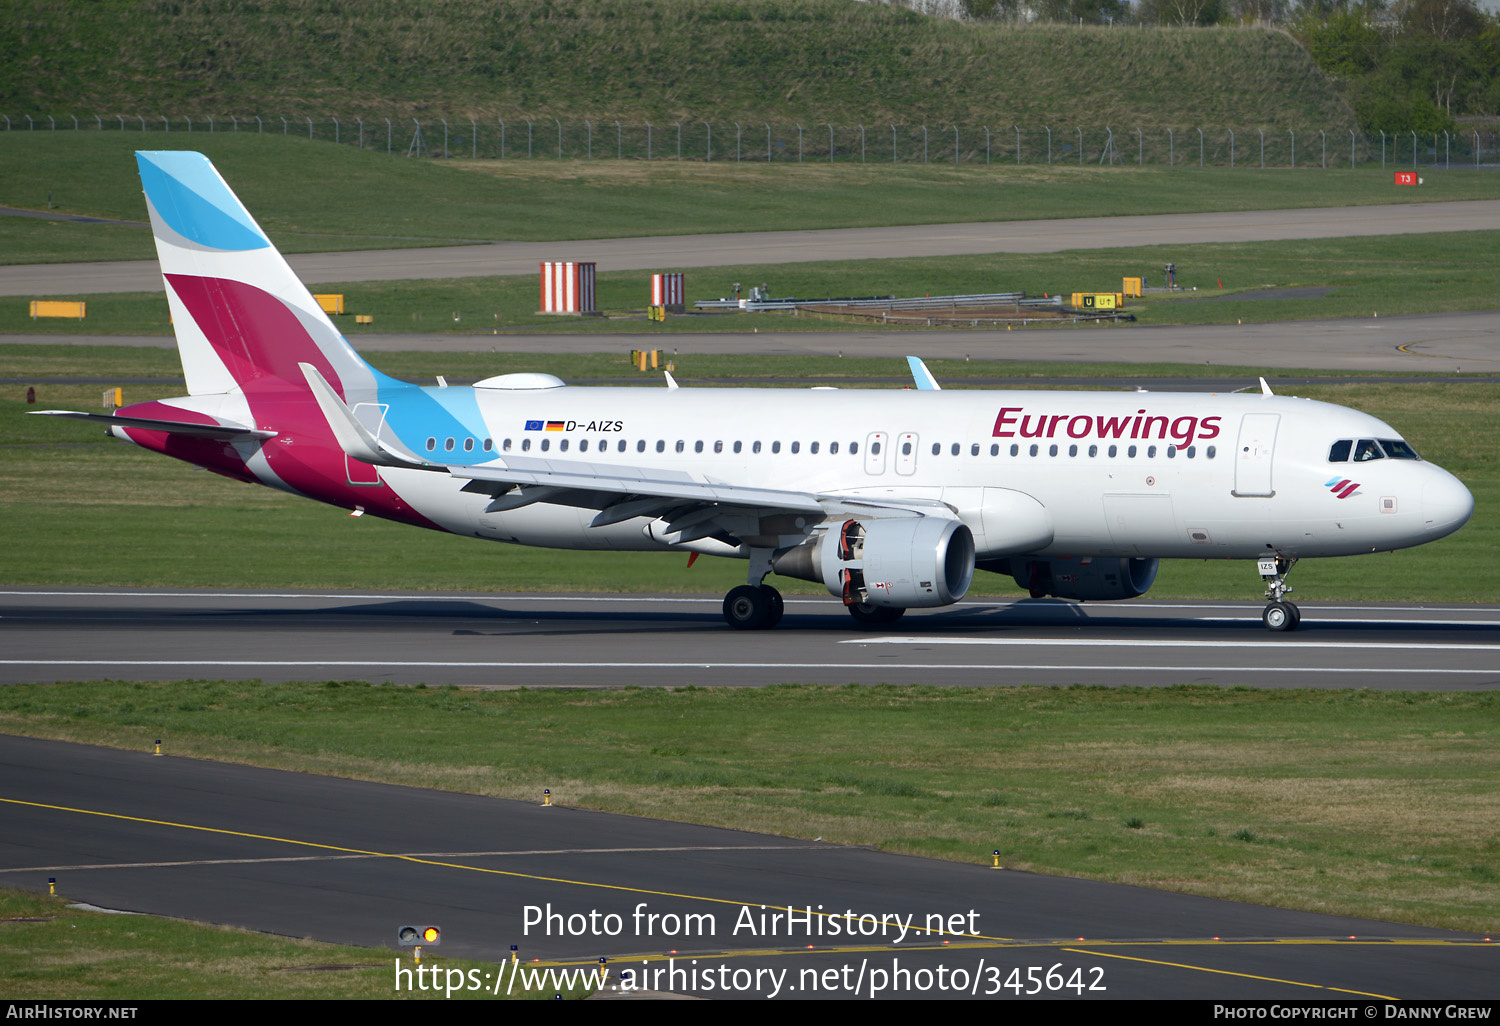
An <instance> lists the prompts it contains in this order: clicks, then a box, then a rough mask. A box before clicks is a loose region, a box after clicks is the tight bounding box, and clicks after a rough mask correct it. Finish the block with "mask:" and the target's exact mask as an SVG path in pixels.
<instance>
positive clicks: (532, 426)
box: [526, 420, 542, 431]
mask: <svg viewBox="0 0 1500 1026" xmlns="http://www.w3.org/2000/svg"><path fill="white" fill-rule="evenodd" d="M526 430H527V431H540V430H542V422H541V421H539V420H528V421H527V422H526Z"/></svg>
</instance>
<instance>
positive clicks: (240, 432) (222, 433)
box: [31, 410, 276, 439]
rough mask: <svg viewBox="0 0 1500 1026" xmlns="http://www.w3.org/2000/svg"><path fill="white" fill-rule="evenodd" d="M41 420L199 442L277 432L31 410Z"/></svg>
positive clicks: (177, 421) (250, 428)
mask: <svg viewBox="0 0 1500 1026" xmlns="http://www.w3.org/2000/svg"><path fill="white" fill-rule="evenodd" d="M31 412H32V413H33V414H35V415H37V416H41V417H68V418H70V419H72V420H92V421H97V422H98V423H100V424H108V425H109V426H110V427H127V428H143V429H145V430H147V431H168V432H171V433H172V434H174V435H195V436H197V437H199V438H226V439H233V438H275V437H276V432H274V431H261V430H259V429H258V428H252V427H246V426H245V425H243V424H223V423H220V424H188V423H186V422H184V421H180V420H157V419H155V418H152V417H122V416H119V415H117V414H109V413H75V412H74V411H72V410H32V411H31Z"/></svg>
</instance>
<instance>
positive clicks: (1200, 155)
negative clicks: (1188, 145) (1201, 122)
mask: <svg viewBox="0 0 1500 1026" xmlns="http://www.w3.org/2000/svg"><path fill="white" fill-rule="evenodd" d="M1198 166H1199V167H1202V166H1203V129H1201V128H1200V129H1198Z"/></svg>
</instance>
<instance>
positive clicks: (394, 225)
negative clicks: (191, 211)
mask: <svg viewBox="0 0 1500 1026" xmlns="http://www.w3.org/2000/svg"><path fill="white" fill-rule="evenodd" d="M0 141H3V143H4V145H0V206H13V207H20V208H25V209H31V210H44V209H46V208H47V203H48V196H49V194H50V196H51V201H52V203H53V204H54V208H55V209H57V210H59V211H61V212H65V213H70V214H83V215H87V216H91V217H106V218H113V219H118V220H125V221H141V222H144V221H145V220H146V209H145V203H144V201H143V200H142V197H141V188H140V180H139V178H138V177H137V173H136V167H135V160H134V157H133V153H134V151H135V150H138V149H196V150H201V151H202V152H204V153H206V154H208V156H209V157H210V158H211V159H212V160H213V161H214V163H215V165H216V166H217V167H218V168H219V170H220V172H221V173H222V174H223V176H224V178H225V180H226V181H228V182H229V184H230V186H231V187H232V188H233V189H234V190H235V192H236V193H237V194H238V195H239V197H240V198H241V200H243V201H244V202H245V204H246V206H247V207H248V208H249V209H250V211H251V212H252V213H253V214H254V215H255V217H256V219H257V220H258V221H259V222H260V223H261V225H262V226H263V227H264V228H265V229H266V231H267V232H268V233H269V234H270V236H271V238H272V240H273V241H274V242H275V243H276V244H277V246H279V247H280V248H281V249H282V250H283V251H284V252H289V253H300V252H310V251H319V250H340V249H387V248H399V247H403V246H420V245H440V244H442V245H446V244H450V243H453V242H461V241H480V240H484V241H489V240H515V241H541V240H549V239H588V238H610V237H633V236H645V235H681V234H694V233H704V232H738V231H749V230H754V231H775V230H787V229H801V228H857V227H881V226H886V225H893V224H932V223H950V222H960V221H992V220H1032V219H1048V218H1059V217H1087V216H1109V215H1116V214H1165V213H1192V212H1198V211H1218V210H1256V209H1266V208H1297V207H1317V206H1348V205H1379V204H1386V203H1410V202H1417V201H1424V202H1432V201H1439V200H1462V199H1493V198H1495V197H1496V196H1497V195H1500V178H1497V177H1496V176H1495V175H1493V174H1488V173H1482V172H1481V173H1475V172H1473V171H1470V170H1455V171H1452V172H1447V173H1445V172H1442V171H1441V170H1439V169H1435V168H1433V169H1428V168H1424V171H1423V173H1424V177H1425V178H1426V184H1425V185H1423V186H1422V187H1421V188H1420V189H1409V188H1397V187H1395V186H1393V185H1392V184H1391V177H1390V173H1389V172H1387V171H1382V170H1381V169H1380V168H1379V166H1378V165H1377V166H1366V165H1362V166H1361V167H1360V168H1359V169H1357V170H1354V171H1350V170H1348V169H1343V170H1329V171H1322V170H1316V169H1311V168H1307V169H1299V170H1297V171H1290V170H1287V169H1284V168H1283V169H1269V170H1265V171H1262V170H1259V169H1246V168H1238V169H1235V170H1230V169H1228V168H1215V167H1209V168H1204V169H1199V168H1197V167H1177V168H1171V169H1169V168H1165V167H1158V166H1147V167H1144V168H1137V167H1134V166H1124V167H1114V168H1110V167H1102V168H1101V167H1097V166H1089V167H1077V166H1071V165H1061V164H1059V165H1058V166H1055V167H1051V168H1048V167H1045V166H1042V167H1037V166H1032V165H1027V166H1022V167H1017V166H1015V165H1013V164H999V163H997V164H994V165H991V166H989V167H985V166H970V165H966V166H963V167H953V166H951V165H942V164H937V163H934V164H930V165H910V164H900V165H894V166H893V165H891V164H880V163H871V164H869V165H850V164H837V165H827V164H805V165H798V166H789V165H781V164H776V165H771V166H766V165H764V164H759V163H754V162H750V161H746V162H744V163H739V164H736V163H734V162H723V161H715V162H714V163H712V164H704V163H684V164H676V163H675V162H668V161H653V162H651V163H649V164H648V163H646V162H644V161H630V160H627V161H615V160H595V161H583V160H567V161H562V162H559V161H557V160H543V159H537V160H534V161H526V160H506V161H499V160H479V161H467V160H463V161H461V160H451V161H443V160H407V159H404V158H402V157H399V156H398V157H388V156H386V154H385V153H384V152H379V153H374V152H369V151H363V152H362V151H359V150H357V149H355V148H353V147H349V146H335V145H333V144H331V143H325V142H309V141H308V140H306V139H298V138H296V137H289V138H283V137H282V136H280V135H261V136H257V135H254V134H246V133H243V132H242V133H239V134H238V135H235V134H229V133H223V132H219V133H215V134H213V135H210V134H208V133H206V132H193V133H191V134H187V133H181V132H174V133H170V134H164V133H161V132H148V133H141V132H123V133H122V132H108V131H106V132H96V131H80V132H76V133H75V132H72V131H67V132H58V133H55V134H54V133H47V132H38V133H25V132H11V133H9V134H5V133H0ZM154 255H155V251H154V248H153V247H152V244H151V234H150V231H149V230H148V229H146V228H132V227H126V226H120V225H109V224H103V225H91V224H76V223H68V222H61V221H37V220H35V219H31V218H15V217H0V262H4V263H41V262H59V261H76V260H126V259H149V258H151V257H153V256H154Z"/></svg>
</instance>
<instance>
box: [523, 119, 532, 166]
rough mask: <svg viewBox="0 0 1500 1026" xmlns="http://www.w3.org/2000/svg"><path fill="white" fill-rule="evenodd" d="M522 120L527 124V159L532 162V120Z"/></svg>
mask: <svg viewBox="0 0 1500 1026" xmlns="http://www.w3.org/2000/svg"><path fill="white" fill-rule="evenodd" d="M521 120H522V121H524V122H526V159H527V160H530V159H531V154H532V148H531V138H532V136H531V129H532V125H531V119H530V118H522V119H521Z"/></svg>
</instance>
